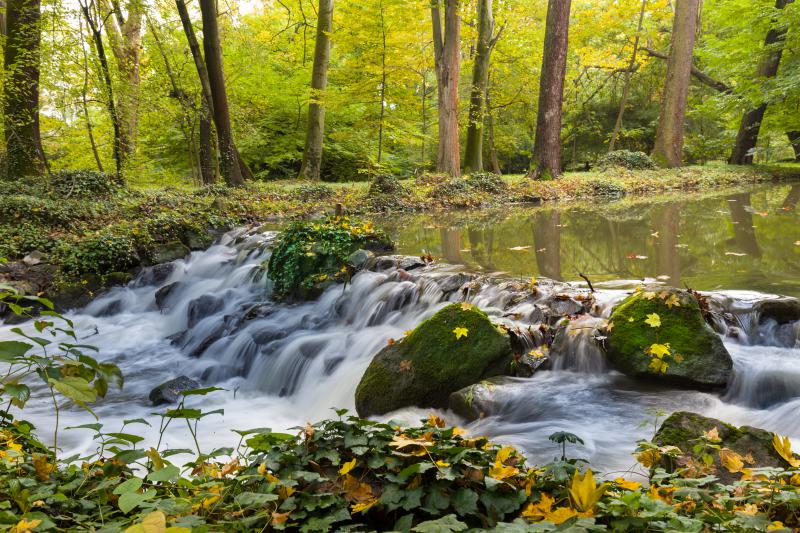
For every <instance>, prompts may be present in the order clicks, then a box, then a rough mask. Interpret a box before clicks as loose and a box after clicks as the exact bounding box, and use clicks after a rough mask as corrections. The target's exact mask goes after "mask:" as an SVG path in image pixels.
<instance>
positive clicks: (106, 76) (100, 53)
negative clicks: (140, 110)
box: [79, 0, 125, 179]
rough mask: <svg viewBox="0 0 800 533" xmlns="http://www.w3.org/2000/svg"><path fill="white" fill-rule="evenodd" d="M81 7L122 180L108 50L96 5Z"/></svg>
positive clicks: (120, 147) (119, 142)
mask: <svg viewBox="0 0 800 533" xmlns="http://www.w3.org/2000/svg"><path fill="white" fill-rule="evenodd" d="M79 1H80V0H79ZM80 5H81V11H82V12H83V16H84V18H85V20H86V23H87V24H88V25H89V30H90V31H91V32H92V42H93V43H94V49H95V53H96V54H97V60H98V62H99V63H100V73H101V74H102V76H103V85H104V86H105V90H106V107H108V115H109V117H110V118H111V126H112V128H113V130H114V141H113V157H114V166H115V170H116V173H117V178H119V179H121V178H122V166H123V163H124V159H125V156H124V154H123V151H122V142H121V140H120V123H119V116H118V115H117V106H116V104H115V102H114V85H113V83H112V81H111V70H110V69H109V67H108V56H107V55H106V49H105V46H104V45H103V34H102V33H100V28H99V26H98V23H97V21H96V20H95V18H94V15H93V11H92V10H91V9H90V7H93V6H94V4H89V3H86V4H84V3H83V2H80Z"/></svg>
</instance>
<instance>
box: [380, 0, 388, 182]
mask: <svg viewBox="0 0 800 533" xmlns="http://www.w3.org/2000/svg"><path fill="white" fill-rule="evenodd" d="M380 9H381V115H380V120H379V127H378V166H380V164H381V160H382V159H383V121H384V118H385V116H386V21H385V20H384V18H383V1H381V3H380Z"/></svg>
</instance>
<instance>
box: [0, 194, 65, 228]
mask: <svg viewBox="0 0 800 533" xmlns="http://www.w3.org/2000/svg"><path fill="white" fill-rule="evenodd" d="M76 207H77V206H72V205H69V204H65V203H64V202H63V201H62V202H59V201H55V200H50V199H47V198H39V197H36V196H28V195H21V194H16V195H11V196H5V197H2V198H0V222H4V223H9V224H17V223H20V222H22V221H28V222H38V223H40V224H45V225H52V226H62V225H66V224H69V223H70V222H71V221H72V220H73V219H75V218H79V216H80V213H75V211H74V209H73V208H76Z"/></svg>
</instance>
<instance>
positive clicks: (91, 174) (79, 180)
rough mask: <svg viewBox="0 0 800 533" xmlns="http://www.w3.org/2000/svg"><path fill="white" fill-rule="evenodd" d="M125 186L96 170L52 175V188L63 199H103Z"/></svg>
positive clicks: (62, 171) (112, 177) (61, 171)
mask: <svg viewBox="0 0 800 533" xmlns="http://www.w3.org/2000/svg"><path fill="white" fill-rule="evenodd" d="M122 186H123V184H122V181H121V180H119V179H118V178H117V177H116V176H114V175H111V174H106V173H105V172H98V171H96V170H59V171H56V172H53V173H52V174H51V175H50V187H51V188H52V189H53V191H54V192H55V193H56V194H57V195H58V196H61V197H66V198H70V197H81V198H85V197H103V196H108V195H110V194H111V193H113V192H116V191H118V190H119V189H121V188H122Z"/></svg>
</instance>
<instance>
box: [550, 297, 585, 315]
mask: <svg viewBox="0 0 800 533" xmlns="http://www.w3.org/2000/svg"><path fill="white" fill-rule="evenodd" d="M549 307H550V310H551V313H552V314H554V315H556V316H575V315H582V314H583V313H585V312H586V309H585V308H584V306H583V302H579V301H577V300H575V299H574V298H571V297H570V296H567V295H557V296H555V297H553V299H552V300H551V301H550V305H549Z"/></svg>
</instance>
